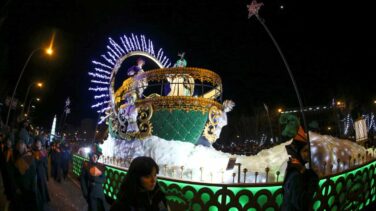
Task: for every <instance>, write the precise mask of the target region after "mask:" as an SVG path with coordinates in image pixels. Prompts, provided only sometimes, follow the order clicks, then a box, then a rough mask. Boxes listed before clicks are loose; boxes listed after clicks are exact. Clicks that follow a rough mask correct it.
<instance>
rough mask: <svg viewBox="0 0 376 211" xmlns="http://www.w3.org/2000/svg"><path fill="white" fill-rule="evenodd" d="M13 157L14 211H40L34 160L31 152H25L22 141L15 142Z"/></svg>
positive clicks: (24, 145)
mask: <svg viewBox="0 0 376 211" xmlns="http://www.w3.org/2000/svg"><path fill="white" fill-rule="evenodd" d="M16 149H17V151H16V152H17V155H16V156H15V163H14V165H15V173H14V178H15V181H16V199H15V202H16V203H15V206H16V208H15V210H17V211H18V210H20V211H21V210H30V211H34V210H42V209H43V208H42V205H41V203H40V200H39V199H40V196H39V195H38V190H37V184H36V183H37V172H36V165H35V160H34V157H33V155H32V153H31V152H29V151H27V147H26V144H25V143H24V142H23V140H20V141H18V142H17V145H16Z"/></svg>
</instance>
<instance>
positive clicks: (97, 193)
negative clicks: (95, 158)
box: [80, 161, 108, 211]
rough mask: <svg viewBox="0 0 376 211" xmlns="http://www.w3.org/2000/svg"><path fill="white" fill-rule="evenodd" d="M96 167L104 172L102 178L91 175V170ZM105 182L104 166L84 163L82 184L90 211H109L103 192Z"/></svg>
mask: <svg viewBox="0 0 376 211" xmlns="http://www.w3.org/2000/svg"><path fill="white" fill-rule="evenodd" d="M94 167H96V168H98V169H99V170H100V171H101V172H102V174H101V175H100V176H93V175H91V174H90V169H91V168H94ZM105 181H106V174H105V167H104V166H103V165H102V164H100V163H92V162H87V161H85V162H84V164H83V167H82V171H81V177H80V183H81V190H82V193H83V195H84V198H85V199H86V201H87V202H88V206H89V210H93V211H95V210H98V209H99V210H108V205H107V203H106V199H105V196H104V190H103V184H104V182H105Z"/></svg>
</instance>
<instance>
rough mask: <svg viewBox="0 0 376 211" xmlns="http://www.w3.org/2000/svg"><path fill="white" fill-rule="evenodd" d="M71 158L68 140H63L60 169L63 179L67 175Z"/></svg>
mask: <svg viewBox="0 0 376 211" xmlns="http://www.w3.org/2000/svg"><path fill="white" fill-rule="evenodd" d="M70 160H71V150H70V147H69V144H68V142H64V143H63V144H62V146H61V169H62V172H63V179H64V180H66V179H67V177H68V170H69V162H70Z"/></svg>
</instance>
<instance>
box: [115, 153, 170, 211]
mask: <svg viewBox="0 0 376 211" xmlns="http://www.w3.org/2000/svg"><path fill="white" fill-rule="evenodd" d="M158 171H159V168H158V165H157V164H156V163H155V161H154V160H153V159H152V158H150V157H137V158H135V159H134V160H133V161H132V163H131V165H130V167H129V170H128V173H127V175H126V176H125V179H124V181H123V184H122V185H121V187H120V190H119V193H118V196H117V200H116V201H115V203H114V204H113V205H112V207H111V211H123V210H153V211H154V210H156V211H157V210H160V211H166V210H169V207H168V205H167V200H166V197H165V194H164V193H163V192H162V190H161V189H160V187H159V185H158V182H157V174H158Z"/></svg>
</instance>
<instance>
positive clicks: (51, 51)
mask: <svg viewBox="0 0 376 211" xmlns="http://www.w3.org/2000/svg"><path fill="white" fill-rule="evenodd" d="M42 49H43V48H36V49H34V50H33V51H31V53H30V54H29V57H28V58H27V59H26V62H25V64H24V66H23V67H22V70H21V73H20V75H19V76H18V80H17V83H16V86H15V87H14V90H13V93H12V97H11V100H10V105H12V102H13V99H14V95H15V94H16V91H17V88H18V84H19V83H20V81H21V78H22V75H23V73H24V72H25V69H26V67H27V65H28V64H29V61H30V59H31V57H32V56H33V55H34V54H35V53H36V52H37V51H39V50H42ZM45 52H46V54H47V55H52V54H53V50H52V47H51V46H50V47H49V48H48V49H46V51H45ZM24 106H25V105H24ZM10 109H11V106H9V108H8V114H7V119H6V122H5V125H6V126H8V122H9V115H10Z"/></svg>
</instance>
